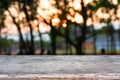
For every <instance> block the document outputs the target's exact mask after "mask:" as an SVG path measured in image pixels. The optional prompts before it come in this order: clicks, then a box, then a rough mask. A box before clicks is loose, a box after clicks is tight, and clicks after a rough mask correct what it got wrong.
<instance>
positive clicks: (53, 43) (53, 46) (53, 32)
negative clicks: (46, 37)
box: [51, 25, 56, 55]
mask: <svg viewBox="0 0 120 80" xmlns="http://www.w3.org/2000/svg"><path fill="white" fill-rule="evenodd" d="M51 47H52V52H51V55H56V33H55V28H54V27H53V26H52V25H51Z"/></svg>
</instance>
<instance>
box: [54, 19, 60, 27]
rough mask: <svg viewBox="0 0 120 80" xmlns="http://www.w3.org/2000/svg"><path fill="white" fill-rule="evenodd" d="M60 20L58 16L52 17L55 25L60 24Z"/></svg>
mask: <svg viewBox="0 0 120 80" xmlns="http://www.w3.org/2000/svg"><path fill="white" fill-rule="evenodd" d="M59 23H60V20H59V19H58V18H54V19H52V25H53V26H59Z"/></svg>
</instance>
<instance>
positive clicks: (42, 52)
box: [37, 25, 44, 55]
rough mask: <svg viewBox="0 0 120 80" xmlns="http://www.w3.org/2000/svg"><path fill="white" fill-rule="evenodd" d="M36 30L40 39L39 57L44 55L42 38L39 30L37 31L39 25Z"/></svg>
mask: <svg viewBox="0 0 120 80" xmlns="http://www.w3.org/2000/svg"><path fill="white" fill-rule="evenodd" d="M37 28H38V33H39V37H40V48H41V53H40V54H41V55H43V54H44V43H43V38H42V34H41V32H40V29H39V25H38V26H37Z"/></svg>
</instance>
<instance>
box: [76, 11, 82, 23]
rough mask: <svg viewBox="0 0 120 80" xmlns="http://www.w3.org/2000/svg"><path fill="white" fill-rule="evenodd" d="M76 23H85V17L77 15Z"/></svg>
mask: <svg viewBox="0 0 120 80" xmlns="http://www.w3.org/2000/svg"><path fill="white" fill-rule="evenodd" d="M74 21H75V22H77V23H83V17H82V16H81V15H80V14H79V13H76V14H75V18H74Z"/></svg>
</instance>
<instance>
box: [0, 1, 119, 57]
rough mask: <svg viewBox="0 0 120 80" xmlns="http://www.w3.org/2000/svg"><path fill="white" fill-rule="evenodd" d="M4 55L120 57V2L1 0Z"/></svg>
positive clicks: (0, 48) (0, 45) (0, 38)
mask: <svg viewBox="0 0 120 80" xmlns="http://www.w3.org/2000/svg"><path fill="white" fill-rule="evenodd" d="M0 54H1V55H85V54H87V55H119V54H120V0H0Z"/></svg>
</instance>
